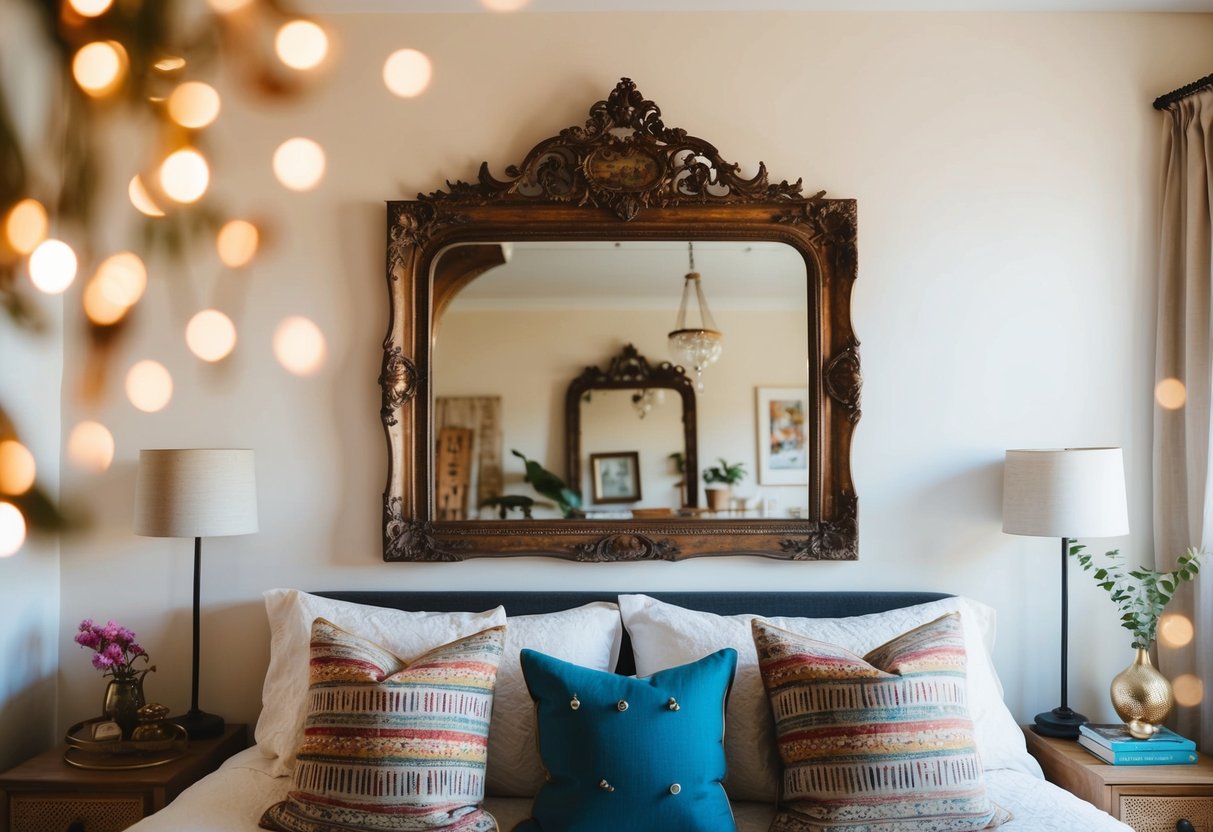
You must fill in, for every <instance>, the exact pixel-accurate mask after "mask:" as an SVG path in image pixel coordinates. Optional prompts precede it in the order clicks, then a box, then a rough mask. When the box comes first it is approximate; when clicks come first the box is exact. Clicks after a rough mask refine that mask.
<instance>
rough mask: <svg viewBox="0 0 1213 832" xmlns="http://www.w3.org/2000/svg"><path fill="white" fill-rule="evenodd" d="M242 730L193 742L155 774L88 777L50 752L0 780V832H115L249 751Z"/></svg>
mask: <svg viewBox="0 0 1213 832" xmlns="http://www.w3.org/2000/svg"><path fill="white" fill-rule="evenodd" d="M247 735H248V730H247V727H246V726H244V725H228V726H227V727H226V728H225V729H224V731H223V735H222V736H220V737H216V738H215V739H210V740H193V741H191V742H190V745H189V750H188V751H187V752H186V754H185V756H184V757H182V758H181V759H179V760H173V761H172V762H171V763H165V764H164V765H161V766H155V767H154V768H146V769H136V770H131V771H91V770H86V769H80V768H75V767H73V766H69V765H68V764H67V763H65V762H64V761H63V750H64V746H60V747H58V748H52V749H51V750H50V751H47V752H46V753H44V754H39V755H38V756H37V757H33V758H31V759H29V760H26V761H25V762H24V763H22V764H21V765H19V766H17V767H16V768H14V769H12V770H11V771H7V772H5V773H4V774H2V775H0V832H68V830H72V832H119V830H122V829H126V828H127V827H128V826H131V825H132V824H134V823H135V822H136V821H137V820H139V819H141V818H143V817H146V816H147V815H150V814H151V813H152V812H155V811H158V810H160V809H163V808H164V807H165V806H166V805H168V803H169V802H170V801H172V799H173V798H175V797H176V796H177V795H179V794H181V792H182V791H184V790H185V789H186V788H187V787H189V786H190V785H192V784H193V783H194V782H195V781H196V780H199V779H201V778H202V777H204V776H205V775H207V774H210V773H211V772H212V771H214V770H215V769H216V768H218V767H219V764H220V763H222V762H223V761H224V760H226V759H227V758H228V757H230V756H232V755H233V754H235V753H236V752H238V751H241V750H242V749H244V748H245V747H246V746H247V745H248V741H247Z"/></svg>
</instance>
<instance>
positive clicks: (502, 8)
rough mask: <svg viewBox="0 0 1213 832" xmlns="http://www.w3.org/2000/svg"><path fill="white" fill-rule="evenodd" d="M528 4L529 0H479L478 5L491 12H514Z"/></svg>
mask: <svg viewBox="0 0 1213 832" xmlns="http://www.w3.org/2000/svg"><path fill="white" fill-rule="evenodd" d="M530 4H531V0H480V5H482V6H484V7H485V8H486V9H488V10H489V11H491V12H516V11H518V10H519V9H523V8H526V7H527V6H529V5H530Z"/></svg>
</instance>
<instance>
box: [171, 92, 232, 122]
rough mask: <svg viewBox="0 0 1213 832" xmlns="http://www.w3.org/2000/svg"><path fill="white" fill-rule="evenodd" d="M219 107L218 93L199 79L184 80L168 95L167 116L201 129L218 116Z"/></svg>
mask: <svg viewBox="0 0 1213 832" xmlns="http://www.w3.org/2000/svg"><path fill="white" fill-rule="evenodd" d="M219 107H220V101H219V93H217V92H215V88H214V87H212V86H211V85H210V84H204V83H202V82H201V81H186V82H185V83H184V84H181V85H180V86H179V87H177V89H175V90H173V94H172V95H170V96H169V97H168V115H169V118H171V119H172V120H173V121H175V122H177V123H178V124H180V125H181V126H182V127H188V128H189V129H191V130H201V129H202V128H203V127H206V126H207V125H208V124H210V123H211V122H212V121H214V120H215V119H216V118H218V117H219Z"/></svg>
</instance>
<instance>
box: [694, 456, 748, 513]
mask: <svg viewBox="0 0 1213 832" xmlns="http://www.w3.org/2000/svg"><path fill="white" fill-rule="evenodd" d="M743 479H745V465H744V464H743V463H741V462H733V463H730V462H726V461H725V458H724V457H720V463H719V464H718V465H713V466H712V467H710V468H704V469H703V481H704V484H705V486H706V487H705V488H704V492H705V493H706V494H707V498H708V508H709V509H711V510H712V511H724V510H725V509H726V508H728V507H729V499H730V498H731V497H732V496H733V486H735V485H737V483H739V482H741V481H742V480H743Z"/></svg>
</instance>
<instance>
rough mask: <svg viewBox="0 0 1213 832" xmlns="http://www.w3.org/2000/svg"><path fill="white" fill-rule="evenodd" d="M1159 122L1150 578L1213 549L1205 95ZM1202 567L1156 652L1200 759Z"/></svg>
mask: <svg viewBox="0 0 1213 832" xmlns="http://www.w3.org/2000/svg"><path fill="white" fill-rule="evenodd" d="M1163 117H1164V122H1165V125H1164V130H1165V136H1164V169H1163V179H1162V206H1161V207H1162V223H1161V226H1160V231H1161V238H1160V246H1161V248H1160V253H1159V262H1158V266H1159V270H1158V341H1157V355H1156V359H1155V368H1154V369H1155V383H1156V384H1158V385H1159V386H1158V387H1157V388H1156V391H1157V396H1156V397H1157V399H1158V401H1157V402H1156V403H1155V409H1154V412H1155V420H1154V552H1155V562H1156V566H1157V568H1158V569H1173V568H1174V567H1175V559H1176V558H1177V557H1178V556H1179V555H1180V554H1182V553H1183V552H1184V550H1185V549H1187V548H1188V547H1189V546H1195V547H1200V548H1201V549H1203V550H1204V551H1206V552H1208V551H1210V550H1211V549H1213V483H1210V481H1209V477H1210V475H1211V474H1213V465H1211V464H1210V459H1209V449H1210V434H1211V433H1213V412H1211V410H1210V396H1211V394H1213V363H1211V362H1213V307H1211V305H1210V304H1211V303H1213V272H1211V266H1210V263H1211V261H1213V232H1211V230H1210V219H1209V216H1210V212H1211V210H1213V90H1205V91H1204V92H1200V93H1196V94H1194V95H1191V96H1188V97H1187V98H1185V99H1183V100H1181V101H1179V102H1177V103H1175V104H1172V105H1171V106H1170V108H1169V109H1167V110H1166V111H1164V116H1163ZM1181 383H1182V386H1181ZM1185 393H1186V398H1185V395H1184V394H1185ZM1202 566H1203V569H1204V571H1203V572H1202V574H1201V576H1200V577H1199V578H1198V579H1197V581H1196V583H1195V584H1194V585H1189V586H1187V587H1185V588H1184V590H1183V591H1182V592H1181V593H1180V594H1178V595H1177V596H1176V598H1175V600H1174V601H1173V602H1172V604H1171V606H1170V607H1169V608H1168V612H1170V613H1180V614H1182V615H1185V616H1187V617H1188V618H1189V619H1190V620H1191V622H1192V624H1193V625H1194V629H1195V636H1194V638H1193V639H1192V640H1191V641H1189V642H1187V643H1186V644H1180V643H1177V640H1175V639H1174V638H1172V639H1170V640H1169V639H1168V637H1167V635H1168V634H1167V631H1164V632H1163V634H1162V635H1161V637H1160V638H1159V644H1158V653H1159V664H1160V668H1161V670H1162V671H1163V673H1164V674H1166V675H1167V677H1169V678H1170V679H1172V680H1173V681H1174V682H1175V684H1176V695H1177V699H1179V700H1180V702H1181V704H1180V705H1179V706H1178V707H1177V709H1176V715H1175V723H1176V724H1175V729H1176V730H1177V731H1179V732H1180V733H1181V734H1184V735H1186V736H1189V737H1192V738H1194V739H1196V740H1198V741H1199V743H1200V746H1201V748H1202V750H1204V751H1206V752H1208V751H1213V557H1210V558H1206V560H1205V562H1204V563H1203V564H1202ZM1179 641H1182V639H1180V640H1179ZM1126 658H1128V656H1127V655H1126ZM1185 703H1186V704H1185Z"/></svg>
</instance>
